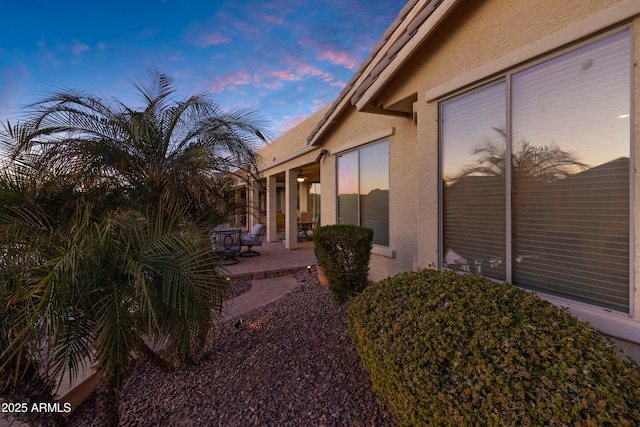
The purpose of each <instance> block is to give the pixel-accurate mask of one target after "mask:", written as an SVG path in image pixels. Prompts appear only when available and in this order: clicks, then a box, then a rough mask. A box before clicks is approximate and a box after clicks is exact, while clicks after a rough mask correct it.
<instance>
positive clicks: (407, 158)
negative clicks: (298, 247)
mask: <svg viewBox="0 0 640 427" xmlns="http://www.w3.org/2000/svg"><path fill="white" fill-rule="evenodd" d="M390 129H393V131H392V132H393V133H392V135H390V136H388V137H382V138H381V137H380V135H384V134H385V133H386V132H387V131H389V130H390ZM382 139H388V140H389V166H390V167H389V170H390V172H389V173H390V177H389V204H390V207H389V210H390V211H389V218H390V219H389V234H390V246H389V248H388V249H385V248H374V254H373V255H372V259H371V264H370V267H371V269H370V278H371V280H373V281H378V280H381V279H383V278H385V277H387V276H389V275H391V274H395V273H398V272H400V271H407V270H412V269H413V267H414V263H415V260H416V248H417V211H416V208H417V206H416V204H415V194H416V186H417V180H418V177H417V170H418V164H417V163H416V161H415V159H416V149H417V145H416V140H417V138H416V126H415V124H414V123H413V121H412V119H411V118H409V117H389V116H381V115H377V114H367V113H356V112H355V110H354V109H353V108H350V109H349V110H348V111H347V112H345V113H344V114H342V115H340V116H339V118H338V122H337V123H336V124H335V125H334V126H333V127H332V129H331V131H330V132H328V133H327V135H325V136H324V137H323V138H322V139H321V140H320V141H319V144H320V145H321V146H322V148H324V149H327V150H329V153H330V154H329V155H327V156H325V157H324V158H323V160H322V161H321V177H322V223H323V225H327V224H335V223H336V212H337V206H336V203H337V201H336V189H337V182H336V179H337V177H336V175H337V174H336V158H337V156H336V154H335V153H336V151H340V150H342V149H344V148H349V149H353V148H356V147H357V146H362V145H365V144H367V143H372V142H376V141H380V140H382ZM390 251H393V254H391V253H389V252H390Z"/></svg>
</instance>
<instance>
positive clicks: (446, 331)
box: [347, 270, 640, 426]
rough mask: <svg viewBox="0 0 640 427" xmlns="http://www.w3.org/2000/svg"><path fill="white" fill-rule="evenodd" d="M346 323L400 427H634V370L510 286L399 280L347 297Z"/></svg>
mask: <svg viewBox="0 0 640 427" xmlns="http://www.w3.org/2000/svg"><path fill="white" fill-rule="evenodd" d="M347 323H348V334H349V336H350V337H351V339H352V340H353V342H354V344H355V346H356V348H357V350H358V352H359V354H360V356H361V358H362V361H363V364H364V365H365V366H366V368H367V369H368V370H369V371H370V373H371V377H372V380H373V384H374V388H375V390H376V392H377V393H378V394H379V395H380V396H381V397H382V398H383V400H384V401H385V402H386V404H387V405H388V406H389V408H390V409H391V410H392V411H393V412H394V413H395V415H396V417H397V419H398V421H399V422H400V423H401V424H403V425H406V426H420V425H434V426H435V425H437V426H447V425H451V426H460V425H497V426H513V425H519V426H523V425H524V426H527V425H530V426H540V425H571V426H603V425H619V426H633V425H640V412H639V411H640V368H639V367H638V364H637V363H636V362H633V361H627V360H623V359H622V358H621V357H620V356H619V355H618V354H617V352H616V351H615V347H614V345H613V343H612V342H611V340H609V339H608V338H605V337H603V336H602V335H601V334H600V333H599V332H598V331H596V330H595V329H594V328H592V327H591V326H589V325H588V324H587V323H585V322H581V321H579V320H578V319H577V318H575V317H573V316H572V315H570V314H569V313H567V312H566V310H564V309H561V308H558V307H556V306H554V305H552V304H550V303H548V302H546V301H544V300H542V299H541V298H540V297H538V296H537V295H536V294H534V293H529V292H526V291H524V290H522V289H519V288H517V287H515V286H513V285H510V284H508V283H496V282H492V281H490V280H488V279H486V278H484V277H482V276H479V275H460V274H458V273H455V272H439V271H435V270H422V271H420V272H415V273H403V274H400V275H397V276H394V277H390V278H387V279H385V280H383V281H381V282H379V283H377V284H376V285H374V286H371V287H369V288H368V289H366V290H365V291H364V292H362V293H361V294H360V295H359V296H358V297H356V298H354V299H353V300H352V301H351V303H350V305H349V308H348V314H347Z"/></svg>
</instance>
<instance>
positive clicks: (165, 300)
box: [0, 74, 265, 423]
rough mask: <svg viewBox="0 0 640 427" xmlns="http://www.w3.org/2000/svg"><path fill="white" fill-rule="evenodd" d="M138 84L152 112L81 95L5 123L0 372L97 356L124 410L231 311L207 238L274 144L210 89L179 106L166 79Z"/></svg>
mask: <svg viewBox="0 0 640 427" xmlns="http://www.w3.org/2000/svg"><path fill="white" fill-rule="evenodd" d="M136 88H137V89H138V92H139V93H140V94H141V96H142V99H143V101H144V108H143V109H142V110H135V109H132V108H130V107H128V106H126V105H124V104H123V103H122V102H119V101H117V100H104V99H100V98H98V97H95V96H92V95H89V94H82V93H79V92H74V91H69V92H65V93H59V94H56V95H54V96H52V97H50V98H48V99H45V100H43V101H42V102H39V103H37V104H34V105H32V106H31V107H30V110H29V111H30V112H29V115H28V117H27V121H26V122H25V124H22V125H19V126H14V127H11V126H10V125H7V126H5V132H4V138H5V139H4V140H3V141H4V142H5V146H8V147H10V148H11V157H10V162H9V163H8V164H7V165H5V166H6V167H5V168H4V172H3V173H2V174H1V175H0V262H1V263H2V271H3V275H2V277H1V278H0V296H2V301H7V303H6V304H4V305H3V306H2V307H0V317H2V318H3V320H6V322H3V328H0V372H3V371H4V372H9V373H11V374H12V375H13V378H14V380H15V381H14V384H15V383H16V382H17V380H18V379H19V378H21V375H22V374H24V373H25V372H27V370H28V369H27V368H29V367H31V370H32V371H33V364H34V363H36V362H37V364H38V371H39V372H44V373H45V374H46V378H47V379H49V380H50V379H52V378H54V377H55V376H56V375H58V374H59V373H60V372H63V371H64V372H69V373H70V374H71V376H72V377H73V376H74V375H75V374H77V373H78V371H79V369H80V368H81V367H82V365H83V363H85V362H86V361H88V360H92V361H94V362H95V365H96V369H98V370H99V371H100V372H101V373H102V376H103V378H104V379H105V381H106V383H107V384H108V389H109V390H112V391H113V393H111V395H110V399H111V404H117V391H118V390H119V387H120V385H121V384H122V380H123V379H124V378H125V376H126V375H127V373H128V371H129V369H130V368H131V366H132V362H133V361H134V360H135V359H137V358H139V357H143V356H149V355H151V356H152V357H154V358H160V357H161V358H162V360H164V361H165V362H166V363H168V364H186V363H191V362H193V361H195V360H197V358H198V356H199V354H200V353H201V351H202V349H203V345H204V341H205V338H206V336H207V333H208V331H209V330H210V328H211V326H212V322H214V321H215V319H216V315H218V316H219V315H220V312H221V308H222V301H223V296H224V292H225V286H226V285H225V281H224V280H222V277H221V274H220V272H219V271H218V269H217V267H216V262H215V255H214V253H213V251H212V248H211V245H210V243H209V236H208V230H209V229H211V228H212V227H213V226H215V225H216V224H218V223H220V222H222V221H223V220H224V219H225V218H226V217H227V216H228V214H229V212H230V209H232V208H233V206H232V204H231V203H229V202H228V201H227V200H226V199H225V190H226V185H227V182H228V178H227V177H228V176H229V175H230V174H234V173H237V172H238V171H243V170H244V171H246V172H244V173H242V174H240V173H239V175H244V176H246V173H247V172H248V173H249V174H250V173H251V170H254V168H255V166H256V163H257V161H258V159H257V158H256V155H255V147H254V143H255V142H257V141H260V140H262V141H265V135H264V133H263V132H262V131H261V130H260V126H259V124H258V123H257V122H256V121H255V116H254V114H253V113H251V112H247V111H239V112H225V111H223V110H222V109H221V108H220V107H219V106H218V105H217V104H215V102H213V101H212V99H211V98H209V97H208V96H206V95H204V94H197V95H193V96H190V97H188V98H186V99H185V100H182V101H175V100H174V99H173V98H172V96H173V94H174V90H173V87H172V80H171V79H170V78H169V77H167V76H164V75H161V74H154V75H153V78H152V79H151V82H150V83H148V84H139V85H136ZM0 142H1V141H0ZM108 414H110V415H114V414H115V415H116V416H117V409H116V410H115V411H114V410H110V411H108ZM111 422H112V423H113V422H117V418H116V419H115V420H114V419H112V420H111Z"/></svg>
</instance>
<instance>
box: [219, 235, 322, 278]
mask: <svg viewBox="0 0 640 427" xmlns="http://www.w3.org/2000/svg"><path fill="white" fill-rule="evenodd" d="M253 250H255V251H257V252H259V253H260V255H259V256H254V257H241V256H239V257H237V259H238V260H239V262H238V263H237V264H234V265H228V266H223V267H222V268H223V270H224V271H225V274H227V275H228V277H231V278H243V279H247V280H250V279H261V278H265V277H277V276H286V275H289V274H291V273H292V272H296V271H299V270H301V269H305V268H307V266H309V265H312V266H313V265H316V264H317V261H316V256H315V253H314V252H313V242H311V241H308V240H303V241H301V242H298V247H297V248H296V249H293V250H288V249H286V248H285V247H284V244H283V242H282V241H281V240H278V241H276V242H267V241H264V242H263V243H262V246H254V247H253Z"/></svg>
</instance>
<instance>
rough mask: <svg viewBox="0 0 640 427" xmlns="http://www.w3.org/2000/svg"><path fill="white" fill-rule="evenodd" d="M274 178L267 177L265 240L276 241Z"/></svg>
mask: <svg viewBox="0 0 640 427" xmlns="http://www.w3.org/2000/svg"><path fill="white" fill-rule="evenodd" d="M276 186H277V183H276V176H275V175H269V176H268V177H267V240H268V241H269V242H275V241H276V240H278V225H277V223H276V206H277V204H276Z"/></svg>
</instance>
